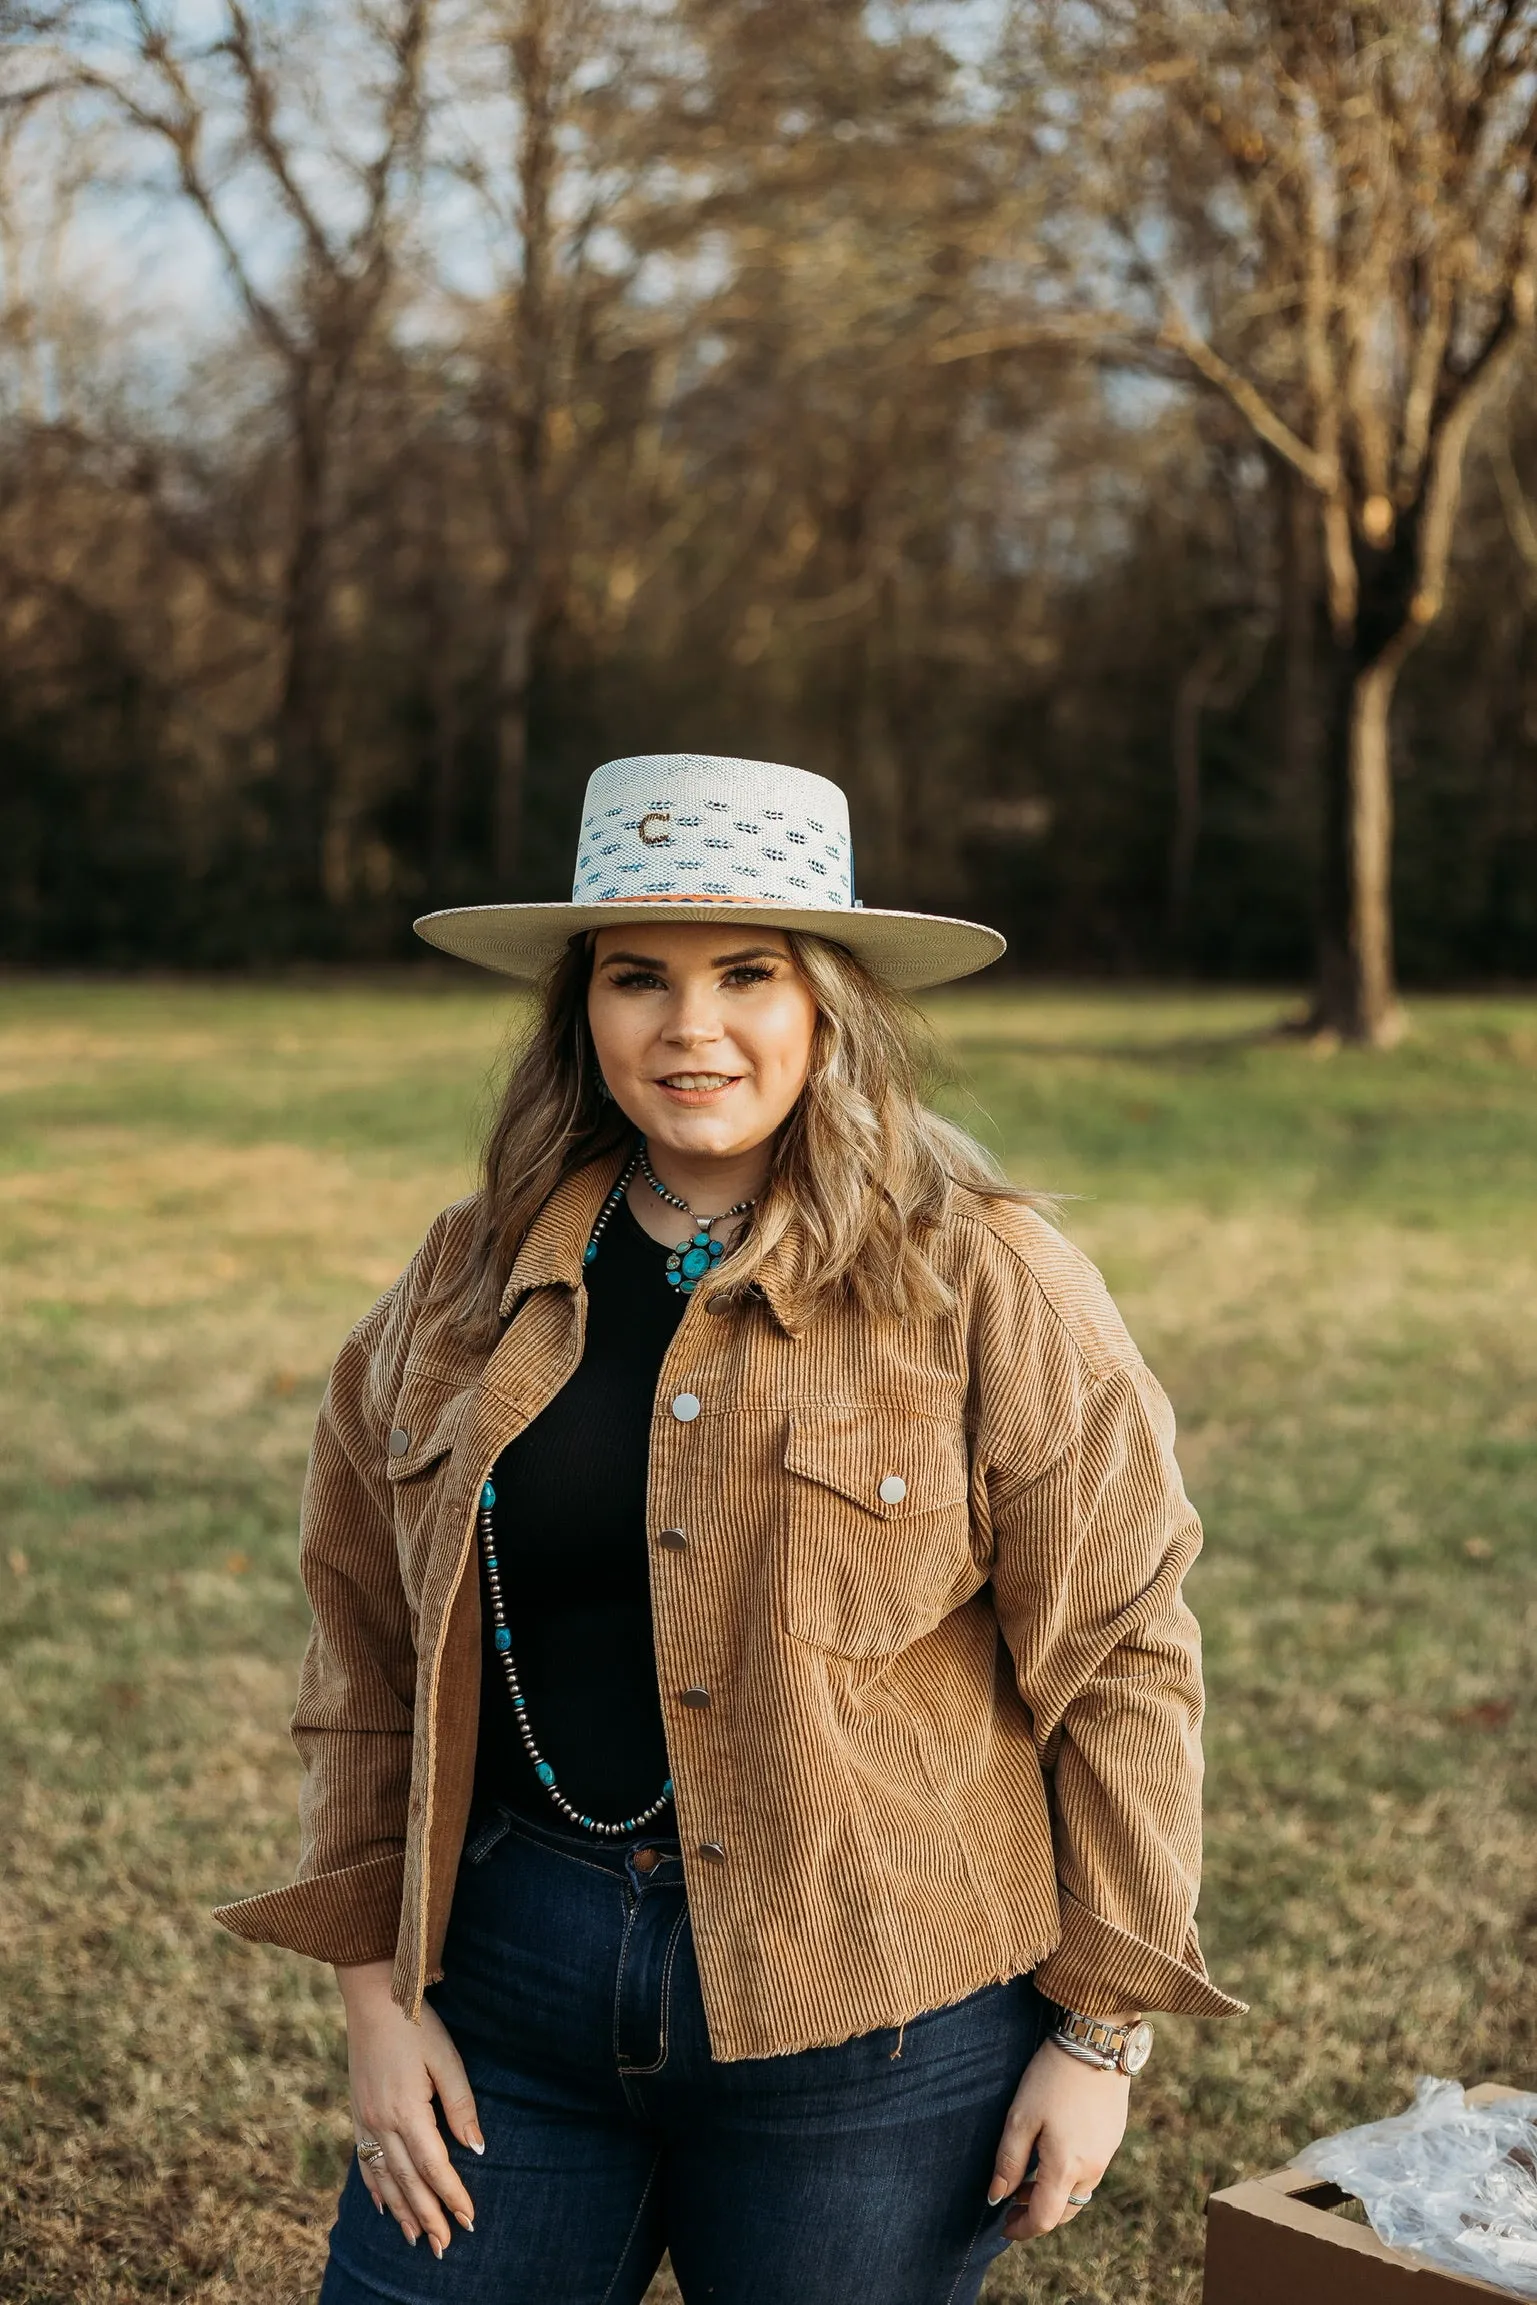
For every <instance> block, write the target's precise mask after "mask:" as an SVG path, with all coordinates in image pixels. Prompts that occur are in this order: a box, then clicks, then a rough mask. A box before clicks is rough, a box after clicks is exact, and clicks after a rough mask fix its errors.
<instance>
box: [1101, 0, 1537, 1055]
mask: <svg viewBox="0 0 1537 2305" xmlns="http://www.w3.org/2000/svg"><path fill="white" fill-rule="evenodd" d="M1105 21H1106V22H1107V25H1108V28H1109V30H1110V33H1111V49H1112V52H1113V68H1114V69H1116V70H1118V71H1119V72H1121V73H1123V74H1124V75H1126V80H1125V86H1126V88H1127V90H1128V94H1127V95H1126V96H1125V97H1124V98H1123V99H1122V100H1121V101H1120V102H1119V103H1117V104H1115V105H1113V106H1112V108H1111V110H1112V113H1113V115H1114V117H1115V129H1116V134H1117V141H1118V143H1119V146H1120V149H1119V151H1118V152H1117V153H1115V154H1114V155H1113V156H1112V155H1111V154H1109V153H1108V152H1107V153H1106V155H1105V159H1106V166H1105V171H1104V177H1103V182H1104V185H1105V188H1106V190H1107V191H1108V192H1109V194H1110V197H1109V200H1108V201H1107V213H1108V215H1109V216H1110V218H1111V219H1112V220H1113V221H1114V223H1115V224H1116V225H1117V227H1118V229H1119V231H1120V234H1121V247H1122V250H1123V252H1125V253H1128V254H1129V259H1130V267H1131V273H1132V279H1133V284H1134V285H1135V286H1137V287H1140V288H1141V289H1142V290H1143V291H1144V293H1146V294H1147V295H1148V296H1150V297H1151V298H1152V299H1153V300H1154V301H1155V303H1156V320H1157V327H1158V333H1159V337H1160V339H1161V342H1162V343H1163V345H1164V346H1166V347H1167V348H1168V349H1169V350H1170V351H1171V352H1173V353H1174V354H1175V355H1176V356H1177V357H1178V359H1179V360H1180V361H1181V362H1182V363H1184V364H1185V365H1186V366H1187V367H1188V368H1189V369H1190V370H1191V371H1192V372H1193V373H1194V374H1195V375H1196V376H1198V377H1199V378H1200V379H1201V380H1202V381H1203V382H1204V383H1205V384H1206V385H1207V386H1208V387H1209V388H1210V389H1211V390H1213V391H1215V392H1217V393H1219V394H1221V395H1222V396H1223V397H1224V398H1225V399H1226V400H1227V402H1228V403H1229V404H1230V405H1231V407H1232V408H1233V409H1235V410H1236V411H1237V413H1238V414H1239V415H1240V416H1241V417H1242V419H1243V421H1244V422H1245V424H1246V425H1247V426H1248V427H1249V428H1250V429H1251V430H1252V432H1253V433H1254V435H1255V436H1256V438H1258V439H1259V440H1261V441H1263V442H1264V444H1265V446H1266V447H1267V448H1268V449H1269V450H1270V451H1271V452H1272V453H1273V454H1274V455H1275V456H1277V457H1279V458H1280V459H1281V460H1282V461H1283V462H1284V463H1285V464H1286V465H1288V466H1289V467H1290V468H1291V469H1292V470H1293V471H1294V472H1295V473H1296V474H1297V475H1298V477H1299V479H1300V480H1301V481H1302V482H1303V484H1304V485H1305V487H1306V488H1307V490H1308V491H1309V492H1310V494H1311V498H1312V501H1313V506H1314V519H1315V522H1316V527H1317V534H1318V565H1319V569H1320V573H1321V600H1320V607H1321V610H1322V615H1321V618H1320V624H1321V627H1322V633H1321V639H1322V647H1321V649H1320V652H1319V653H1320V656H1321V659H1322V661H1321V665H1320V674H1321V678H1320V702H1321V708H1322V711H1321V718H1322V737H1321V742H1322V764H1321V765H1322V769H1323V779H1324V825H1323V871H1322V887H1321V891H1320V951H1319V980H1318V989H1317V1002H1316V1009H1315V1021H1316V1023H1317V1024H1318V1025H1319V1026H1320V1027H1323V1028H1327V1029H1331V1030H1334V1031H1336V1032H1338V1033H1339V1034H1341V1036H1343V1037H1345V1038H1348V1039H1353V1040H1361V1041H1367V1042H1380V1041H1384V1040H1388V1039H1391V1038H1392V1037H1393V1036H1394V1035H1395V1033H1396V1031H1397V1030H1398V1029H1399V1013H1398V1007H1397V1001H1396V995H1395V987H1394V970H1393V944H1392V896H1391V857H1392V776H1391V758H1390V739H1389V719H1390V712H1391V707H1392V702H1393V695H1394V689H1395V684H1396V682H1397V680H1398V676H1399V673H1400V671H1401V669H1402V667H1403V664H1404V662H1405V659H1406V658H1407V657H1408V655H1409V653H1410V651H1411V650H1412V649H1413V648H1414V647H1415V645H1416V643H1417V642H1418V641H1419V640H1420V638H1421V637H1422V635H1423V634H1424V633H1425V631H1426V629H1427V628H1428V626H1429V625H1430V624H1431V623H1433V621H1434V620H1435V619H1436V617H1437V616H1438V615H1439V614H1440V612H1441V608H1442V604H1443V601H1444V598H1445V593H1446V583H1447V571H1448V564H1449V559H1450V553H1451V546H1452V540H1453V534H1454V526H1455V521H1456V514H1457V504H1458V497H1459V493H1460V489H1461V483H1462V475H1463V466H1464V460H1465V457H1466V453H1467V447H1468V442H1469V438H1470V435H1471V433H1472V431H1473V428H1474V426H1475V424H1476V422H1477V420H1478V418H1479V416H1480V415H1481V414H1482V412H1483V411H1484V410H1485V409H1486V408H1487V407H1488V406H1489V405H1490V403H1491V401H1492V400H1493V399H1494V398H1495V396H1496V395H1497V394H1498V393H1499V392H1500V391H1501V390H1502V389H1503V387H1504V386H1505V384H1506V383H1507V381H1508V379H1509V377H1510V375H1511V372H1512V369H1513V368H1514V366H1515V364H1516V362H1517V360H1518V359H1519V358H1520V357H1521V355H1522V354H1523V352H1524V349H1525V347H1526V345H1527V343H1528V341H1529V337H1530V332H1531V325H1532V316H1533V298H1534V282H1537V164H1534V154H1537V89H1534V85H1533V73H1534V69H1537V8H1533V7H1532V6H1530V5H1529V4H1526V0H1469V4H1466V5H1462V6H1458V5H1455V4H1450V5H1448V4H1446V0H1397V4H1396V5H1395V4H1390V5H1386V6H1379V5H1376V4H1372V5H1365V6H1351V5H1339V4H1324V5H1308V6H1304V7H1302V8H1297V7H1295V6H1292V5H1289V4H1287V5H1275V4H1268V0H1267V4H1264V5H1259V6H1253V5H1250V6H1240V7H1228V8H1222V9H1210V10H1207V9H1198V8H1191V7H1188V6H1186V5H1184V4H1183V0H1173V4H1170V0H1138V4H1137V5H1136V6H1135V8H1134V9H1132V10H1130V11H1127V12H1126V13H1124V14H1123V13H1120V12H1119V11H1110V12H1107V17H1106V19H1105ZM1161 221H1162V222H1165V223H1166V222H1168V221H1173V222H1174V224H1175V226H1176V230H1175V231H1174V233H1173V234H1172V235H1170V234H1169V233H1168V232H1167V231H1166V230H1160V223H1161ZM1160 242H1162V243H1163V247H1162V249H1161V248H1160ZM1165 251H1166V253H1165Z"/></svg>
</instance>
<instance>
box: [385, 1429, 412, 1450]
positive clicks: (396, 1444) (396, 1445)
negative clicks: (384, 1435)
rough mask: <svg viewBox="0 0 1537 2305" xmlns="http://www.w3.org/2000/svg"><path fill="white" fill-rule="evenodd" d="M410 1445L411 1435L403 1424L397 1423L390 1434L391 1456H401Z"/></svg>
mask: <svg viewBox="0 0 1537 2305" xmlns="http://www.w3.org/2000/svg"><path fill="white" fill-rule="evenodd" d="M410 1446H411V1436H410V1434H409V1433H408V1432H407V1431H406V1428H405V1426H404V1425H397V1426H396V1427H395V1429H394V1431H393V1432H392V1433H391V1434H390V1439H389V1450H390V1455H391V1456H392V1457H403V1456H404V1455H405V1453H406V1451H407V1449H408V1448H409V1447H410Z"/></svg>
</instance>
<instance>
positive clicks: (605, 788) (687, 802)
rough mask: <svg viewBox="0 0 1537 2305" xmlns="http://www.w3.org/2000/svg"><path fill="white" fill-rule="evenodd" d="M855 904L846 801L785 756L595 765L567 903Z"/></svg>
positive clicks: (652, 758)
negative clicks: (792, 765) (784, 759)
mask: <svg viewBox="0 0 1537 2305" xmlns="http://www.w3.org/2000/svg"><path fill="white" fill-rule="evenodd" d="M668 899H672V900H674V901H683V900H687V899H693V900H695V901H697V902H700V903H704V904H709V903H716V904H726V903H731V902H735V903H738V904H743V903H748V904H786V905H795V906H797V907H798V908H800V909H802V910H806V909H821V908H823V907H825V908H826V909H827V910H828V911H831V912H847V911H848V910H849V909H850V908H851V907H852V906H853V904H854V855H853V847H852V843H851V841H850V838H849V811H848V803H847V801H846V800H845V799H844V797H843V794H842V793H841V792H840V791H839V789H838V787H837V785H835V784H831V783H829V782H828V780H827V778H826V777H825V776H813V775H812V774H811V772H810V771H809V770H808V769H804V768H789V767H787V766H785V764H784V763H783V762H781V761H773V760H736V759H733V758H731V757H730V756H728V755H726V754H721V753H708V752H641V753H635V754H633V755H632V756H631V757H629V758H628V759H625V760H609V761H605V762H604V764H603V766H602V767H601V768H597V769H594V771H593V773H592V775H591V777H590V778H589V779H588V783H587V794H586V798H585V800H584V802H583V804H582V830H581V836H580V838H579V840H578V842H577V856H576V875H575V878H574V880H573V881H572V884H571V900H572V902H573V903H574V904H635V903H652V904H659V903H663V902H665V901H667V900H668Z"/></svg>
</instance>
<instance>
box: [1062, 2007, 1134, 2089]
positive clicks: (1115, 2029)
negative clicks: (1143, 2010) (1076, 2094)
mask: <svg viewBox="0 0 1537 2305" xmlns="http://www.w3.org/2000/svg"><path fill="white" fill-rule="evenodd" d="M1051 2037H1052V2039H1053V2041H1055V2043H1056V2045H1057V2047H1058V2048H1059V2049H1065V2050H1066V2051H1067V2053H1068V2055H1069V2056H1070V2057H1077V2058H1078V2059H1079V2060H1080V2061H1081V2062H1082V2063H1083V2064H1085V2065H1097V2066H1098V2067H1099V2069H1100V2071H1101V2072H1103V2073H1124V2074H1127V2075H1130V2074H1133V2073H1140V2072H1141V2070H1142V2068H1143V2066H1144V2065H1145V2064H1146V2063H1147V2060H1148V2056H1149V2054H1150V2052H1151V2050H1152V2046H1153V2028H1152V2026H1151V2025H1149V2024H1148V2023H1147V2022H1146V2020H1145V2019H1143V2018H1138V2019H1137V2020H1136V2021H1135V2022H1134V2023H1133V2024H1130V2025H1114V2024H1112V2023H1111V2022H1110V2020H1109V2019H1108V2018H1106V2017H1086V2016H1085V2015H1084V2014H1083V2012H1082V2010H1080V2009H1063V2010H1061V2011H1059V2013H1058V2021H1057V2028H1056V2031H1055V2032H1054V2033H1053V2034H1052V2036H1051Z"/></svg>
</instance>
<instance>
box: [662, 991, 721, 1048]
mask: <svg viewBox="0 0 1537 2305" xmlns="http://www.w3.org/2000/svg"><path fill="white" fill-rule="evenodd" d="M722 1037H723V1035H722V1027H721V1021H720V1010H719V1008H718V1007H717V1005H716V1001H715V992H714V987H713V986H711V985H709V984H703V985H686V984H685V985H681V986H680V987H679V988H678V994H677V998H676V999H675V1001H674V1002H673V1004H672V1013H671V1015H670V1016H669V1017H668V1019H667V1027H666V1038H667V1039H668V1040H669V1041H670V1042H671V1043H672V1045H673V1047H674V1048H704V1047H706V1046H707V1045H708V1044H709V1043H710V1042H712V1041H718V1040H720V1039H721V1038H722Z"/></svg>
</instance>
